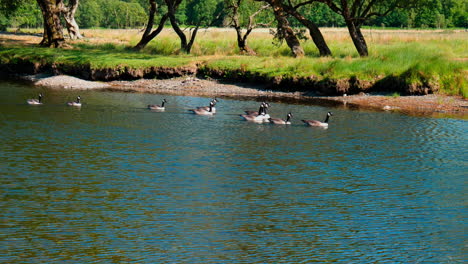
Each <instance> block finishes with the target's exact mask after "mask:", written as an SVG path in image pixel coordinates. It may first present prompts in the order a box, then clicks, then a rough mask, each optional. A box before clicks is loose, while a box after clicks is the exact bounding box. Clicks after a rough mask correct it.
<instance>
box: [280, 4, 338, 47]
mask: <svg viewBox="0 0 468 264" xmlns="http://www.w3.org/2000/svg"><path fill="white" fill-rule="evenodd" d="M287 11H288V13H290V14H291V15H293V16H294V17H295V18H296V19H297V20H299V22H301V23H302V24H303V25H304V26H305V27H307V28H308V29H309V34H310V37H311V38H312V41H313V42H314V44H315V46H316V47H317V49H318V50H319V53H320V56H331V55H332V53H331V51H330V48H328V45H327V42H326V41H325V38H324V37H323V35H322V32H320V29H319V28H318V26H317V25H316V24H315V23H314V22H312V21H310V20H308V19H307V18H305V17H304V16H303V15H301V14H300V13H299V12H297V11H296V10H294V9H292V8H289V9H287Z"/></svg>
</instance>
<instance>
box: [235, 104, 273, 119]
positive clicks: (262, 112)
mask: <svg viewBox="0 0 468 264" xmlns="http://www.w3.org/2000/svg"><path fill="white" fill-rule="evenodd" d="M268 106H269V104H268V103H265V102H263V103H262V104H261V105H260V108H259V109H258V112H256V111H245V112H246V114H243V115H240V116H241V117H242V118H244V119H245V120H246V121H250V122H256V123H263V122H269V121H268V119H270V115H269V114H268V113H267V110H266V109H267V108H268Z"/></svg>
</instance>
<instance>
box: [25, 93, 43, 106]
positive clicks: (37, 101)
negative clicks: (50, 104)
mask: <svg viewBox="0 0 468 264" xmlns="http://www.w3.org/2000/svg"><path fill="white" fill-rule="evenodd" d="M26 102H27V103H28V104H30V105H41V104H42V94H41V93H40V94H39V96H38V99H28V100H26Z"/></svg>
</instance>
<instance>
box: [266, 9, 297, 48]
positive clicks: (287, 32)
mask: <svg viewBox="0 0 468 264" xmlns="http://www.w3.org/2000/svg"><path fill="white" fill-rule="evenodd" d="M266 2H267V3H269V4H270V5H271V6H272V7H273V13H274V15H275V18H276V21H277V22H278V33H279V34H280V35H282V37H284V40H286V43H287V44H288V46H289V48H290V49H291V52H292V53H293V55H294V57H303V56H304V49H302V47H301V43H300V42H299V39H298V38H297V36H296V34H294V31H293V29H292V28H291V26H290V24H289V21H288V19H287V13H286V12H285V11H284V9H283V7H282V4H281V0H266Z"/></svg>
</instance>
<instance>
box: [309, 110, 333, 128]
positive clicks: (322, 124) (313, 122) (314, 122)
mask: <svg viewBox="0 0 468 264" xmlns="http://www.w3.org/2000/svg"><path fill="white" fill-rule="evenodd" d="M332 115H333V114H332V112H328V113H327V117H326V118H325V121H323V122H320V121H318V120H302V122H304V123H305V124H306V125H308V126H318V127H328V119H330V116H332Z"/></svg>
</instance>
